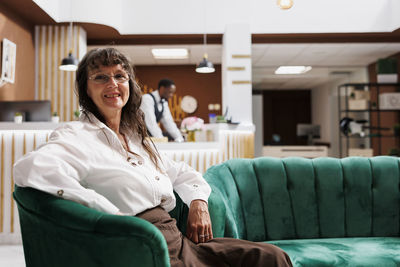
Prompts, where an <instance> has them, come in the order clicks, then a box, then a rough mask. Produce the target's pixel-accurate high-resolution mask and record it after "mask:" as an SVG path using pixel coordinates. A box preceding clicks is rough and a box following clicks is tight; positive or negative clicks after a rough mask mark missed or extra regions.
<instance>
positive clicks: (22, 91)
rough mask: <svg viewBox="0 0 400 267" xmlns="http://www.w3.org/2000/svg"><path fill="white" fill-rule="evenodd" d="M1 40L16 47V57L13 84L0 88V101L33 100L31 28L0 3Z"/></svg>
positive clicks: (33, 71) (33, 62) (33, 64)
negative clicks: (10, 42) (6, 40)
mask: <svg viewBox="0 0 400 267" xmlns="http://www.w3.org/2000/svg"><path fill="white" fill-rule="evenodd" d="M3 38H7V39H8V40H10V41H12V42H13V43H15V44H16V45H17V56H16V66H15V82H14V84H11V83H8V84H6V85H4V86H2V87H0V101H13V100H33V99H34V98H35V83H34V82H35V49H34V41H33V26H32V25H30V24H29V23H28V22H27V21H26V20H24V19H22V18H20V17H19V16H18V15H17V14H15V13H14V12H13V11H12V10H10V9H9V8H7V7H5V6H4V5H3V4H1V3H0V40H2V39H3ZM1 51H2V50H0V59H1ZM0 66H1V60H0Z"/></svg>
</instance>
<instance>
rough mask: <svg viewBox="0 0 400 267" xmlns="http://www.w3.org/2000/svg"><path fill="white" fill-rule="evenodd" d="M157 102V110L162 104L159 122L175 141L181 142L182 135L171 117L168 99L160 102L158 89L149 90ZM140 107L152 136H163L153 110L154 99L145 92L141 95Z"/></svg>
mask: <svg viewBox="0 0 400 267" xmlns="http://www.w3.org/2000/svg"><path fill="white" fill-rule="evenodd" d="M151 94H152V95H153V96H154V98H155V99H156V102H157V106H158V110H161V109H162V106H164V112H163V114H162V116H161V121H160V122H161V123H162V124H163V126H164V128H165V130H166V131H167V132H168V133H169V134H170V135H171V136H172V138H174V140H175V141H177V142H183V137H182V134H181V132H180V131H179V129H178V127H177V126H176V124H175V122H174V119H173V118H172V115H171V111H170V110H169V106H168V101H165V102H164V103H161V97H160V93H159V92H158V90H156V91H154V92H151ZM140 109H141V110H142V111H143V112H144V120H145V122H146V127H147V129H148V130H149V132H150V133H151V135H152V136H154V137H158V138H159V137H163V134H162V131H161V129H160V127H158V124H157V120H156V115H155V110H154V100H153V98H152V97H151V96H150V95H148V94H145V95H143V96H142V104H141V105H140Z"/></svg>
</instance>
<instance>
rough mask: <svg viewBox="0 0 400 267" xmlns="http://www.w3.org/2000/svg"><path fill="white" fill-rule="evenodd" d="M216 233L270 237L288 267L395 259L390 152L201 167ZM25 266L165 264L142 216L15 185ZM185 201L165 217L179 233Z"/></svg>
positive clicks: (396, 180) (396, 182) (398, 244)
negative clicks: (291, 266)
mask: <svg viewBox="0 0 400 267" xmlns="http://www.w3.org/2000/svg"><path fill="white" fill-rule="evenodd" d="M205 179H206V180H207V181H208V182H209V184H210V185H211V187H212V193H211V196H210V198H209V210H210V215H211V220H212V223H213V232H214V236H215V237H234V238H242V239H247V240H252V241H262V242H269V243H272V244H275V245H277V246H279V247H281V248H282V249H284V250H285V251H286V252H287V253H288V254H289V256H290V257H291V259H292V262H293V264H294V266H400V238H399V232H400V215H399V214H400V191H399V190H400V171H399V160H398V159H397V158H395V157H375V158H369V159H368V158H357V157H353V158H345V159H334V158H317V159H313V160H311V159H304V158H285V159H277V158H257V159H235V160H229V161H227V162H225V163H222V164H220V165H216V166H213V167H211V168H210V169H208V170H207V172H206V174H205ZM14 199H15V200H16V202H17V204H18V211H19V217H20V224H21V231H22V238H23V245H24V253H25V261H26V266H27V267H36V266H40V267H47V266H49V267H50V266H51V267H53V266H58V267H64V266H65V267H66V266H73V267H81V266H82V267H92V266H93V267H99V266H107V267H109V266H113V267H122V266H124V267H126V266H169V258H168V250H167V247H166V242H165V240H164V238H163V236H162V234H161V232H160V231H158V229H157V228H156V227H154V226H153V225H152V224H150V223H148V222H147V221H145V220H142V219H140V218H136V217H129V216H116V215H108V214H104V213H101V212H98V211H95V210H93V209H90V208H87V207H85V206H83V205H80V204H78V203H75V202H72V201H67V200H64V199H61V198H58V197H55V196H52V195H49V194H47V193H43V192H40V191H38V190H34V189H32V188H21V187H16V188H15V191H14ZM187 211H188V209H187V206H186V205H184V204H183V203H182V201H180V199H179V198H178V200H177V207H176V208H175V209H174V210H173V211H172V212H171V215H172V216H173V217H175V218H176V219H177V224H178V227H179V228H180V229H181V231H182V232H185V228H186V219H187Z"/></svg>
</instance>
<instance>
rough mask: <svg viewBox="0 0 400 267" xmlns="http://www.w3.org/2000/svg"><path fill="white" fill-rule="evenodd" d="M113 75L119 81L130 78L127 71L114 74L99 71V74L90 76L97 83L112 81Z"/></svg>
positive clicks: (122, 81)
mask: <svg viewBox="0 0 400 267" xmlns="http://www.w3.org/2000/svg"><path fill="white" fill-rule="evenodd" d="M111 77H112V78H113V79H114V81H115V82H117V83H125V82H127V81H128V80H129V74H127V73H117V74H115V75H113V76H110V75H107V74H101V73H98V74H94V75H92V76H90V77H89V80H92V81H93V82H95V83H99V84H105V83H108V82H109V81H110V79H111Z"/></svg>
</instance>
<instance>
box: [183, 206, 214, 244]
mask: <svg viewBox="0 0 400 267" xmlns="http://www.w3.org/2000/svg"><path fill="white" fill-rule="evenodd" d="M186 236H187V237H188V238H189V239H190V240H192V241H193V242H194V243H196V244H197V243H203V242H207V241H208V240H210V239H212V238H213V234H212V229H211V219H210V214H209V213H208V205H207V203H206V202H205V201H203V200H199V199H195V200H193V201H192V202H191V203H190V207H189V215H188V224H187V229H186Z"/></svg>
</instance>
